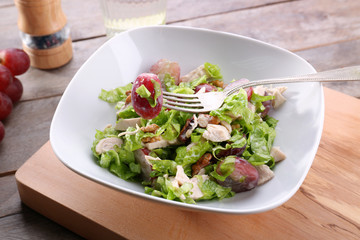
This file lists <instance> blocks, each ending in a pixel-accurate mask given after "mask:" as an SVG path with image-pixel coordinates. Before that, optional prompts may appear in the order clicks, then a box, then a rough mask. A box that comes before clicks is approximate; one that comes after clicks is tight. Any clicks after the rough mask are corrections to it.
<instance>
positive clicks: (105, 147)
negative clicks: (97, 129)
mask: <svg viewBox="0 0 360 240" xmlns="http://www.w3.org/2000/svg"><path fill="white" fill-rule="evenodd" d="M121 144H123V141H122V140H121V139H120V138H117V137H109V138H103V139H101V140H100V141H99V142H98V144H97V145H96V147H95V151H96V153H97V154H102V153H104V152H107V151H110V150H114V146H115V145H117V146H118V147H120V146H121Z"/></svg>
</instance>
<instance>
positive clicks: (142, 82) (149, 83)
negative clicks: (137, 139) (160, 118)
mask: <svg viewBox="0 0 360 240" xmlns="http://www.w3.org/2000/svg"><path fill="white" fill-rule="evenodd" d="M131 102H132V105H133V107H134V110H135V112H136V113H137V114H138V115H139V116H140V117H142V118H144V119H151V118H154V117H156V116H157V115H158V114H159V113H160V111H161V107H162V105H163V95H162V90H161V83H160V80H159V78H158V77H157V75H155V74H153V73H142V74H140V75H139V76H138V77H137V78H136V80H135V81H134V83H133V87H132V90H131Z"/></svg>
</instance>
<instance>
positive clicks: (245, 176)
mask: <svg viewBox="0 0 360 240" xmlns="http://www.w3.org/2000/svg"><path fill="white" fill-rule="evenodd" d="M223 162H224V161H221V162H220V163H219V164H218V167H217V169H216V172H217V173H218V174H220V175H221V174H222V173H221V169H220V166H221V164H222V163H223ZM258 179H259V173H258V171H257V170H256V168H255V167H254V166H253V165H251V163H249V162H248V161H246V160H245V159H242V158H239V157H236V159H235V169H234V171H233V172H232V173H231V174H230V175H229V176H228V177H227V178H226V179H225V181H220V180H217V181H218V183H219V184H220V185H222V186H224V187H231V189H232V190H233V191H234V192H237V193H238V192H244V191H248V190H251V189H253V188H254V187H256V186H257V183H258Z"/></svg>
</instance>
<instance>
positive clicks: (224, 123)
mask: <svg viewBox="0 0 360 240" xmlns="http://www.w3.org/2000/svg"><path fill="white" fill-rule="evenodd" d="M220 124H221V125H222V126H224V127H225V128H226V129H227V130H228V131H229V133H230V134H231V131H232V128H231V125H230V124H229V123H228V122H226V121H221V122H220Z"/></svg>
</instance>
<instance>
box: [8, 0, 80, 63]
mask: <svg viewBox="0 0 360 240" xmlns="http://www.w3.org/2000/svg"><path fill="white" fill-rule="evenodd" d="M15 5H16V7H17V9H18V13H19V17H18V27H19V30H20V36H21V39H22V45H23V49H24V51H25V52H26V53H27V54H28V55H29V57H30V63H31V66H33V67H36V68H40V69H52V68H57V67H60V66H63V65H65V64H66V63H68V62H69V61H70V60H71V58H72V56H73V52H72V43H71V37H70V29H69V27H68V25H67V21H66V16H65V14H64V12H63V11H62V8H61V0H15Z"/></svg>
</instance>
